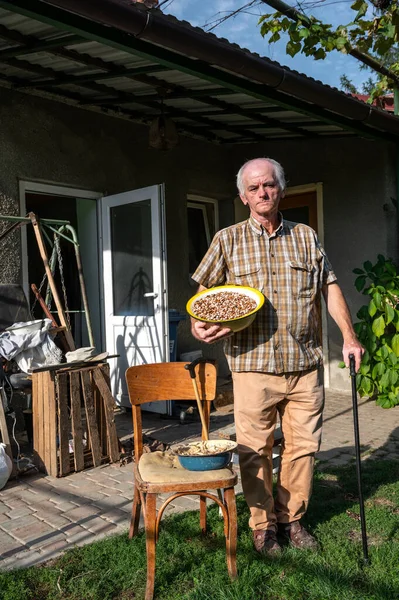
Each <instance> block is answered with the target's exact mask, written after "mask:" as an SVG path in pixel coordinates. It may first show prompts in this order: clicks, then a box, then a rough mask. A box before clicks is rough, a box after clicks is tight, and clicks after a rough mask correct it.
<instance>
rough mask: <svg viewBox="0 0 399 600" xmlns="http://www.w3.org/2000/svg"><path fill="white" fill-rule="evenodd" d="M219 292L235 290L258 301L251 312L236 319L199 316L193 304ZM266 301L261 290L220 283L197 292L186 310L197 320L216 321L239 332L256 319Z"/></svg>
mask: <svg viewBox="0 0 399 600" xmlns="http://www.w3.org/2000/svg"><path fill="white" fill-rule="evenodd" d="M219 292H234V293H237V294H240V295H244V296H248V297H249V298H251V299H252V300H255V302H256V308H254V309H253V310H251V312H249V313H247V314H246V315H244V316H243V317H236V318H235V319H229V320H227V321H213V320H211V319H203V318H202V317H198V316H197V315H196V314H195V313H194V312H193V305H194V303H195V302H196V300H198V299H199V298H204V297H205V296H210V295H212V294H217V293H219ZM264 302H265V297H264V295H263V294H262V292H260V291H259V290H257V289H255V288H251V287H245V286H243V285H218V286H216V287H213V288H209V289H208V290H202V292H198V294H195V296H193V297H192V298H190V300H189V301H188V302H187V304H186V310H187V312H188V314H189V315H190V317H193V318H194V319H196V320H197V321H204V322H205V323H214V324H216V323H217V324H218V325H222V326H224V327H229V328H230V329H231V330H232V331H234V332H237V331H241V330H242V329H245V328H246V327H248V326H249V325H251V323H253V321H254V320H255V317H256V313H257V312H258V310H259V309H260V308H262V306H263V304H264Z"/></svg>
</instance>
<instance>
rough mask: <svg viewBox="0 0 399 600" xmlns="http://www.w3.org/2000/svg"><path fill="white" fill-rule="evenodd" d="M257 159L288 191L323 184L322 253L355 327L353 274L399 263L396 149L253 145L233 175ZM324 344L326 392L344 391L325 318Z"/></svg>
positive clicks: (341, 143)
mask: <svg viewBox="0 0 399 600" xmlns="http://www.w3.org/2000/svg"><path fill="white" fill-rule="evenodd" d="M257 156H270V157H271V158H274V159H275V160H278V161H279V162H280V163H281V164H282V165H283V166H284V168H285V171H286V176H287V180H288V185H289V186H297V185H305V184H309V183H316V182H322V184H323V221H324V248H325V250H326V252H327V254H328V256H329V259H330V261H331V263H332V265H333V268H334V271H335V273H336V275H337V277H338V281H339V283H340V285H341V287H342V290H343V291H344V294H345V296H346V298H347V301H348V304H349V307H350V310H351V314H352V317H353V319H354V321H356V313H357V311H358V310H359V308H360V307H361V306H362V305H363V304H365V297H364V296H363V295H362V294H359V293H358V292H357V291H356V289H355V287H354V280H355V275H354V274H353V273H352V271H353V269H354V268H355V267H361V266H362V263H363V262H364V261H366V260H370V261H371V262H373V263H374V262H376V260H377V255H378V254H383V255H385V256H387V257H392V258H393V259H395V260H397V259H398V258H399V256H398V215H397V209H396V208H395V205H396V196H397V193H396V172H395V161H396V150H395V147H394V146H393V145H391V144H389V143H384V142H376V141H368V140H365V139H357V138H348V139H343V138H341V139H337V140H327V139H325V138H324V139H321V140H311V141H309V140H304V141H300V142H299V141H298V142H279V143H277V142H274V143H273V144H270V145H260V144H257V145H253V146H246V147H238V148H235V149H234V158H233V159H232V163H233V165H234V167H235V170H238V169H239V167H240V166H241V164H242V163H243V162H245V161H246V160H248V159H251V158H255V157H257ZM328 344H329V356H330V372H329V375H330V387H332V388H337V389H349V378H348V376H347V372H346V371H345V370H342V369H339V368H338V367H337V364H338V362H339V361H340V360H342V357H341V351H342V343H341V334H340V332H339V330H338V328H337V326H336V325H335V323H334V322H333V321H332V320H331V319H330V318H329V320H328Z"/></svg>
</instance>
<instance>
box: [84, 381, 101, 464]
mask: <svg viewBox="0 0 399 600" xmlns="http://www.w3.org/2000/svg"><path fill="white" fill-rule="evenodd" d="M80 377H81V381H82V389H83V397H84V401H85V409H86V420H87V432H88V437H89V440H90V447H91V452H92V456H93V464H94V466H95V467H99V466H100V465H101V447H100V436H99V434H98V429H97V423H96V415H95V412H94V400H93V390H92V387H91V381H90V373H89V372H88V371H83V372H81V374H80Z"/></svg>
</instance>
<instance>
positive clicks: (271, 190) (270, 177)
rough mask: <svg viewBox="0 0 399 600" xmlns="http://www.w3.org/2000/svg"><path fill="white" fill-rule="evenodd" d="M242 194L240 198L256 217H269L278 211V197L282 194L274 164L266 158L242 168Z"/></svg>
mask: <svg viewBox="0 0 399 600" xmlns="http://www.w3.org/2000/svg"><path fill="white" fill-rule="evenodd" d="M242 181H243V184H244V190H245V191H244V194H242V195H241V194H240V198H241V200H242V202H243V203H244V204H245V205H248V206H249V209H250V211H251V215H252V216H253V217H255V218H257V219H259V218H260V219H270V218H273V217H274V216H275V215H277V213H278V205H279V202H280V199H281V198H282V197H283V196H284V194H283V192H281V190H280V188H279V185H278V183H277V181H276V178H275V174H274V166H273V165H272V164H270V163H269V162H267V161H266V160H258V161H254V162H252V163H251V164H249V165H248V167H247V168H246V169H245V170H244V173H243V177H242Z"/></svg>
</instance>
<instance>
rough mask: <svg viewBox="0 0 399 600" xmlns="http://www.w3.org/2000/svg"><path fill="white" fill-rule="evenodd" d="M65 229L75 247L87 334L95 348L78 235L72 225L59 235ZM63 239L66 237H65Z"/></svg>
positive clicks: (63, 227) (64, 227)
mask: <svg viewBox="0 0 399 600" xmlns="http://www.w3.org/2000/svg"><path fill="white" fill-rule="evenodd" d="M64 229H66V230H67V231H69V232H70V233H71V235H72V240H73V245H74V248H75V256H76V265H77V267H78V276H79V284H80V292H81V294H82V301H83V307H84V313H85V319H86V326H87V333H88V336H89V343H90V346H94V337H93V329H92V325H91V319H90V311H89V302H88V299H87V293H86V284H85V280H84V277H83V266H82V260H81V257H80V249H79V242H78V236H77V234H76V231H75V229H74V228H73V227H72V225H63V226H62V227H60V229H59V230H58V233H59V235H62V231H63V230H64ZM63 237H65V236H63ZM67 239H68V238H67ZM69 241H71V240H69Z"/></svg>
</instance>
